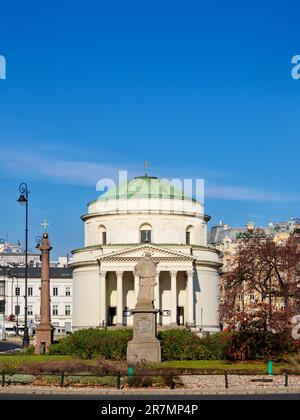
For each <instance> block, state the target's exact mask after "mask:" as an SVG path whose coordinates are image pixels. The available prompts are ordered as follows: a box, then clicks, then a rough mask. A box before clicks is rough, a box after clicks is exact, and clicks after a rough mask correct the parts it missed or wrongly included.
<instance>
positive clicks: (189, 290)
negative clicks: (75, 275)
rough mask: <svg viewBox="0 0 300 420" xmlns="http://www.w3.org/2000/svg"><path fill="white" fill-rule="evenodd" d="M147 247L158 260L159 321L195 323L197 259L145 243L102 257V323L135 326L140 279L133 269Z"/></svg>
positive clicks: (100, 265) (171, 323) (155, 303)
mask: <svg viewBox="0 0 300 420" xmlns="http://www.w3.org/2000/svg"><path fill="white" fill-rule="evenodd" d="M147 250H150V252H152V255H153V258H154V260H156V262H157V275H156V283H157V285H156V286H155V287H154V295H155V302H154V306H155V308H156V309H159V310H160V313H159V316H158V317H157V321H158V323H159V324H161V325H171V326H177V325H187V324H188V325H193V324H194V311H193V293H194V290H193V272H194V268H193V263H194V258H193V257H191V256H187V255H184V254H181V253H180V252H174V251H170V250H165V249H162V248H160V247H155V246H151V245H144V246H140V247H135V248H133V249H127V250H126V251H122V252H114V253H112V254H110V255H105V256H103V257H102V258H99V259H98V262H99V270H100V273H99V276H100V295H101V297H102V299H101V308H100V316H101V319H100V325H116V326H123V325H132V323H133V320H132V316H131V314H130V309H132V308H134V307H135V304H136V299H137V295H138V290H139V278H138V276H136V275H134V273H133V270H134V266H135V264H136V263H137V262H138V261H139V259H140V258H141V257H142V255H143V254H144V253H145V252H146V251H147ZM189 308H190V309H189Z"/></svg>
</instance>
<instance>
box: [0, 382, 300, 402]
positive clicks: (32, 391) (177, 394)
mask: <svg viewBox="0 0 300 420" xmlns="http://www.w3.org/2000/svg"><path fill="white" fill-rule="evenodd" d="M0 399H2V400H3V399H51V400H53V399H69V400H77V399H84V400H108V399H112V400H113V399H118V400H120V399H122V400H131V401H132V400H143V399H146V400H168V399H171V400H188V399H191V400H194V399H200V400H205V399H269V400H277V399H289V400H300V388H293V389H288V388H278V389H276V390H274V389H273V390H271V389H260V390H257V391H254V390H249V391H243V390H229V389H228V390H223V391H219V392H214V391H211V390H206V391H199V390H198V391H196V390H182V389H181V390H180V389H178V390H176V389H175V390H170V389H147V390H146V389H145V390H141V389H140V388H139V389H130V390H129V389H126V390H122V389H121V390H115V389H103V388H102V389H95V388H84V389H82V388H81V389H78V388H77V389H76V388H69V387H68V388H54V387H37V386H26V385H23V386H14V385H11V386H9V387H7V386H5V387H4V388H0Z"/></svg>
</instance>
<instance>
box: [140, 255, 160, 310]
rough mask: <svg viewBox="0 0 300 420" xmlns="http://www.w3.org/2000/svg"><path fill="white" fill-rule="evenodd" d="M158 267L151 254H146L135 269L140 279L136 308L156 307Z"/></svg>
mask: <svg viewBox="0 0 300 420" xmlns="http://www.w3.org/2000/svg"><path fill="white" fill-rule="evenodd" d="M156 265H157V263H155V262H154V261H153V260H152V258H151V253H150V252H146V253H145V256H144V257H143V258H142V259H141V261H139V262H138V263H137V265H136V266H135V267H134V274H135V275H138V276H139V277H140V282H139V293H138V296H137V304H136V307H150V306H151V307H152V308H153V307H154V305H153V301H154V300H155V297H154V286H156V285H157V283H156V281H155V277H156Z"/></svg>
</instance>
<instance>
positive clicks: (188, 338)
mask: <svg viewBox="0 0 300 420" xmlns="http://www.w3.org/2000/svg"><path fill="white" fill-rule="evenodd" d="M158 337H159V339H160V340H161V341H162V358H163V360H211V359H216V358H217V357H216V355H215V354H214V351H213V349H212V348H210V345H209V344H208V343H207V342H206V341H205V342H203V343H202V339H201V338H199V337H198V336H197V335H196V334H194V333H193V332H191V331H189V330H177V329H174V330H167V331H162V332H160V333H159V336H158Z"/></svg>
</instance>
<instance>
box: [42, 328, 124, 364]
mask: <svg viewBox="0 0 300 420" xmlns="http://www.w3.org/2000/svg"><path fill="white" fill-rule="evenodd" d="M131 338H132V330H129V329H116V330H98V329H95V328H88V329H85V330H79V331H76V332H74V333H73V334H72V335H69V336H67V337H65V338H63V339H62V340H61V341H60V342H59V343H57V344H53V345H52V346H50V351H49V353H50V354H61V355H72V356H76V357H79V358H81V359H92V358H96V357H101V358H104V359H111V360H121V359H125V358H126V353H127V343H128V341H129V340H131Z"/></svg>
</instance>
